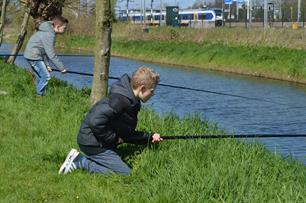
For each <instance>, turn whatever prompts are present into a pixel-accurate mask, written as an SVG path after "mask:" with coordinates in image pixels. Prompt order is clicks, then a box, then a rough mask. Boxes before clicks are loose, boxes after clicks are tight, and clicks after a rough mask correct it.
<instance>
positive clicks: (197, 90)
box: [52, 69, 286, 106]
mask: <svg viewBox="0 0 306 203" xmlns="http://www.w3.org/2000/svg"><path fill="white" fill-rule="evenodd" d="M52 70H53V71H57V72H60V70H58V69H52ZM66 73H71V74H78V75H85V76H93V74H92V73H83V72H77V71H67V72H66ZM108 78H109V79H113V80H118V79H120V78H119V77H111V76H109V77H108ZM158 85H159V86H163V87H170V88H175V89H183V90H191V91H196V92H204V93H210V94H216V95H222V96H230V97H236V98H241V99H248V100H253V101H260V102H267V103H272V104H277V105H283V106H286V104H282V103H279V102H273V101H269V100H265V99H258V98H255V97H246V96H241V95H236V94H228V93H222V92H216V91H210V90H204V89H196V88H190V87H183V86H177V85H170V84H163V83H159V84H158Z"/></svg>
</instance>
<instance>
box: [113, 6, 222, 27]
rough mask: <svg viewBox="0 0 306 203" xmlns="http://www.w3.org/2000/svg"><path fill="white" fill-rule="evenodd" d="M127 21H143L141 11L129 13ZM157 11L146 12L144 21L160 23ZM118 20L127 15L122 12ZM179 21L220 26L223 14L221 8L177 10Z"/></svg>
mask: <svg viewBox="0 0 306 203" xmlns="http://www.w3.org/2000/svg"><path fill="white" fill-rule="evenodd" d="M165 16H166V12H162V15H161V17H162V19H161V22H162V23H163V24H164V23H165V19H166V18H165ZM128 17H129V21H130V22H132V23H135V24H141V23H143V13H140V12H133V13H129V16H128ZM159 19H160V13H159V12H152V13H151V12H147V13H146V23H147V24H151V25H158V24H159V23H160V20H159ZM119 20H120V21H127V15H126V14H122V15H121V16H120V17H119ZM178 20H179V23H180V25H181V26H189V25H195V24H197V23H211V24H214V25H215V26H222V21H223V16H222V10H221V9H211V10H180V11H179V19H178Z"/></svg>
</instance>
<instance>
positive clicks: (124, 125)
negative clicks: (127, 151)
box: [77, 74, 152, 154]
mask: <svg viewBox="0 0 306 203" xmlns="http://www.w3.org/2000/svg"><path fill="white" fill-rule="evenodd" d="M140 107H141V103H140V101H139V100H138V99H137V98H136V97H135V96H134V93H133V90H132V88H131V85H130V78H129V76H128V75H127V74H125V75H123V76H122V77H121V78H120V80H119V81H117V82H115V83H114V84H113V86H112V88H111V90H110V95H109V97H108V98H105V99H102V100H100V101H99V102H97V103H96V104H95V105H94V106H93V107H92V108H91V110H90V111H89V112H88V113H87V115H86V117H85V120H84V121H83V123H82V125H81V128H80V131H79V134H78V138H77V141H78V144H79V147H80V149H81V151H83V152H84V153H85V154H97V153H100V152H103V150H105V149H114V148H116V146H117V142H118V139H119V137H120V138H122V139H123V140H124V142H126V143H132V144H147V143H149V142H150V141H151V139H152V138H151V137H152V136H151V135H149V134H146V133H144V132H137V131H135V128H136V125H137V115H138V112H139V110H140Z"/></svg>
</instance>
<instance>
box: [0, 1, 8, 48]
mask: <svg viewBox="0 0 306 203" xmlns="http://www.w3.org/2000/svg"><path fill="white" fill-rule="evenodd" d="M7 3H8V2H7V0H3V1H2V9H1V19H0V47H1V44H2V40H3V28H4V23H5V17H6V6H7Z"/></svg>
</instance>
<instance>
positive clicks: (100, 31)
mask: <svg viewBox="0 0 306 203" xmlns="http://www.w3.org/2000/svg"><path fill="white" fill-rule="evenodd" d="M111 19H112V12H111V0H103V1H102V0H101V1H96V46H95V54H96V55H95V66H94V77H93V83H92V90H91V103H92V104H95V103H96V102H97V101H98V100H100V99H101V98H103V97H105V96H106V95H107V90H108V72H109V61H110V53H111V33H112V20H111Z"/></svg>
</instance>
